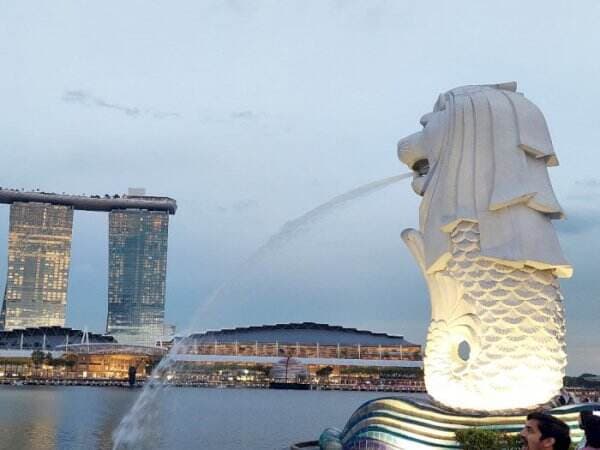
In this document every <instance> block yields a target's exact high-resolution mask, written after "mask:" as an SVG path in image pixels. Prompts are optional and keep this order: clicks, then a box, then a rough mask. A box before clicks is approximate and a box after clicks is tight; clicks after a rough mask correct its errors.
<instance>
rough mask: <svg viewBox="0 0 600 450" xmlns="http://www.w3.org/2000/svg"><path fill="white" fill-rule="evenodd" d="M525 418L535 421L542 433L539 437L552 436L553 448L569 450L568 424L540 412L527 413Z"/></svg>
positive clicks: (555, 449)
mask: <svg viewBox="0 0 600 450" xmlns="http://www.w3.org/2000/svg"><path fill="white" fill-rule="evenodd" d="M527 420H535V421H537V423H538V428H539V430H540V433H541V434H542V437H541V439H547V438H554V450H569V446H570V445H571V437H570V436H569V426H568V425H567V424H566V423H564V422H563V421H562V420H560V419H557V418H556V417H554V416H551V415H550V414H545V413H541V412H532V413H531V414H528V415H527ZM586 423H587V422H586Z"/></svg>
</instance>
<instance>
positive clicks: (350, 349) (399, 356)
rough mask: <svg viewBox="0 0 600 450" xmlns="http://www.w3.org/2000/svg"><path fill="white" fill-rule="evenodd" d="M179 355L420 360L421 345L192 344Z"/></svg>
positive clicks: (180, 351)
mask: <svg viewBox="0 0 600 450" xmlns="http://www.w3.org/2000/svg"><path fill="white" fill-rule="evenodd" d="M177 353H179V354H191V355H227V356H269V357H273V356H276V357H279V356H281V357H288V356H289V357H297V358H334V359H377V360H409V361H418V360H421V359H422V357H421V348H420V347H419V346H410V347H406V346H381V345H378V346H373V345H368V346H364V345H360V344H357V345H343V344H340V345H320V344H300V343H298V344H290V343H278V342H272V343H264V342H219V341H213V342H190V343H189V344H188V343H184V344H182V345H181V346H180V347H179V348H178V351H177Z"/></svg>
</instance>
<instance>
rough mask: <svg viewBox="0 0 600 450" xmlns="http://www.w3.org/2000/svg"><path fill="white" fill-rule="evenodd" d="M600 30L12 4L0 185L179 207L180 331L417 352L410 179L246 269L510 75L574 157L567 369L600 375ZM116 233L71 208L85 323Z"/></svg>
mask: <svg viewBox="0 0 600 450" xmlns="http://www.w3.org/2000/svg"><path fill="white" fill-rule="evenodd" d="M598 23H600V3H598V2H597V1H596V0H589V1H579V2H577V6H576V7H575V6H574V5H573V3H572V2H568V1H554V2H548V1H547V0H546V1H530V2H522V1H504V2H500V3H494V4H493V5H490V4H489V3H487V2H475V1H473V2H461V1H452V2H449V1H438V2H436V1H428V2H420V1H410V2H409V1H400V0H397V1H384V0H369V1H363V2H354V1H342V0H338V1H324V0H318V1H308V0H302V1H297V2H292V1H286V2H282V1H265V2H248V1H223V0H220V1H189V2H185V1H176V2H172V1H169V2H166V1H165V2H159V1H155V2H147V1H139V2H135V1H128V2H123V1H107V0H105V1H102V2H86V1H81V2H61V1H54V2H42V1H40V2H19V1H10V2H9V1H6V0H0V67H1V70H0V151H1V152H2V155H3V164H2V167H3V170H2V176H1V177H0V185H1V186H11V187H16V188H21V187H23V188H26V189H33V188H40V189H42V190H44V191H54V192H63V191H65V192H70V193H86V194H92V193H97V194H104V193H115V192H117V193H122V192H126V190H127V188H128V187H129V186H135V187H137V186H143V187H146V188H147V190H148V192H149V193H152V194H159V195H168V196H170V197H173V198H175V199H176V200H177V202H178V205H179V210H178V212H177V214H176V215H175V216H173V217H171V222H170V229H169V261H168V279H167V305H166V315H167V319H168V321H169V322H170V323H174V324H176V325H177V327H178V329H181V330H182V329H185V328H186V327H188V326H190V322H193V328H195V329H200V330H202V329H207V328H213V329H214V328H221V327H232V326H242V325H255V324H260V323H274V322H281V321H296V322H297V321H318V322H328V323H331V324H337V325H344V326H354V327H360V328H365V329H370V330H373V331H384V332H389V333H394V334H404V335H405V336H406V338H407V339H409V340H411V341H416V342H419V343H422V342H423V341H424V337H425V333H426V330H427V326H428V322H429V306H428V295H427V292H426V288H425V285H424V282H423V280H422V278H421V276H420V274H419V272H418V270H417V267H416V265H415V264H414V262H413V261H412V259H411V257H410V255H409V253H408V251H407V250H406V249H405V247H404V245H403V244H402V242H401V240H400V232H401V231H402V229H404V228H406V227H414V226H417V208H418V203H419V199H418V198H417V196H416V195H414V193H413V192H412V190H411V189H410V186H409V183H408V182H407V181H405V182H399V183H397V184H395V185H392V186H390V187H388V188H386V189H384V190H381V191H379V192H377V193H375V194H373V195H372V196H369V197H367V198H362V199H359V200H357V201H355V202H353V203H350V204H348V205H346V207H344V208H342V209H338V210H336V211H335V212H333V213H332V214H330V215H326V216H325V217H324V218H323V220H320V221H317V222H314V223H312V224H311V226H310V227H307V228H305V229H304V230H303V232H302V233H298V234H297V235H295V236H294V237H293V238H292V239H290V240H289V241H287V242H285V243H283V244H282V245H279V246H277V247H276V248H275V249H273V251H270V252H268V253H266V254H264V255H263V256H262V257H261V258H260V259H259V260H257V261H253V262H252V264H250V265H249V266H248V267H246V269H244V270H243V271H238V270H237V267H239V266H240V264H242V263H243V261H244V260H245V259H246V258H247V257H248V256H249V255H251V254H252V252H253V250H254V249H256V248H257V247H259V246H260V245H261V244H262V243H263V242H265V241H266V240H267V239H268V238H269V236H270V235H272V234H273V233H276V232H277V230H279V229H280V227H281V226H282V225H283V224H284V223H285V222H286V221H288V220H291V219H293V218H295V217H298V216H300V215H302V214H303V213H305V212H306V211H308V210H310V209H311V208H313V207H315V206H317V205H319V204H320V203H323V202H325V201H327V200H329V199H330V198H331V197H333V196H335V195H338V194H341V193H343V192H345V191H347V190H350V189H352V188H355V187H357V186H360V185H362V184H365V183H369V182H371V181H375V180H378V179H381V178H384V177H388V176H392V175H397V174H400V173H403V172H405V168H404V167H403V166H402V165H401V163H400V162H399V161H398V160H397V158H396V150H395V146H396V142H397V141H398V139H399V138H401V137H403V136H405V135H407V134H410V133H412V132H414V131H418V130H419V129H420V126H419V124H418V121H419V118H420V116H421V115H422V114H423V113H425V112H428V111H430V110H431V108H432V105H433V103H434V102H435V100H436V98H437V96H438V94H439V93H441V92H444V91H446V90H448V89H451V88H453V87H456V86H460V85H464V84H477V83H491V82H505V81H511V80H516V81H517V82H518V83H519V90H520V91H522V92H524V93H525V94H526V96H527V97H528V98H530V99H531V100H532V101H534V102H535V103H536V104H537V105H538V106H539V107H540V108H541V109H542V111H543V112H544V113H545V116H546V119H547V121H548V123H549V125H550V129H551V133H552V137H553V141H554V144H555V147H556V150H557V153H558V157H559V160H560V163H561V165H560V166H559V167H557V168H552V169H551V177H552V181H553V184H554V187H555V190H556V192H557V195H558V197H559V200H560V201H561V203H562V205H563V207H564V208H565V210H566V212H567V214H568V216H569V219H568V220H567V221H565V222H564V223H561V224H559V225H558V228H559V233H560V239H561V242H562V245H563V248H564V251H565V253H566V255H567V257H568V258H569V260H570V261H571V263H572V264H573V265H574V267H575V275H574V277H573V279H572V280H568V281H565V282H563V291H564V295H565V298H566V300H565V302H566V308H567V329H568V345H569V355H570V366H569V372H571V373H580V372H582V371H584V370H585V371H592V372H594V371H595V372H600V352H599V351H598V342H599V340H600V325H599V322H600V306H599V300H600V276H598V269H599V263H598V259H599V258H598V255H599V254H600V243H599V240H598V238H597V236H598V232H600V222H599V218H600V204H599V202H598V198H599V196H600V175H599V173H598V169H597V166H598V163H600V156H599V155H598V142H600V126H598V125H599V124H598V121H599V119H598V117H599V113H598V103H599V99H600V83H598V76H599V74H600V71H599V65H600V63H599V61H600V58H598V54H599V51H600V33H599V32H598V28H597V27H598ZM8 211H9V208H8V206H2V207H0V236H5V235H6V232H7V228H8ZM107 234H108V231H107V216H106V215H105V214H101V213H91V212H76V213H75V224H74V235H73V249H72V265H71V273H70V277H71V278H70V285H69V305H68V318H67V322H68V325H70V326H73V327H77V328H82V327H83V326H85V325H87V326H88V327H89V329H91V330H96V331H103V329H104V327H105V320H106V309H107V267H106V266H107V245H108V244H107ZM5 272H6V240H5V239H2V240H0V273H5ZM229 279H231V280H233V281H232V282H230V283H229V284H228V285H227V287H226V288H225V289H224V290H223V291H222V295H220V296H219V297H217V298H216V299H215V300H214V301H208V300H207V297H208V296H209V294H210V292H211V291H212V290H213V289H215V288H216V287H217V286H218V285H219V284H220V283H222V282H224V281H226V280H229ZM4 282H5V280H4V278H2V281H0V285H3V284H4ZM198 308H200V313H198V314H197V318H196V319H191V318H192V317H193V316H194V314H195V311H196V310H197V309H198Z"/></svg>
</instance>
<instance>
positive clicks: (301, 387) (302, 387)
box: [269, 381, 310, 391]
mask: <svg viewBox="0 0 600 450" xmlns="http://www.w3.org/2000/svg"><path fill="white" fill-rule="evenodd" d="M269 389H293V390H297V391H308V390H310V383H297V382H291V381H290V382H287V383H286V382H285V381H271V382H270V383H269Z"/></svg>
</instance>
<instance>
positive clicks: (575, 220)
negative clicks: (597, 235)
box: [554, 209, 600, 234]
mask: <svg viewBox="0 0 600 450" xmlns="http://www.w3.org/2000/svg"><path fill="white" fill-rule="evenodd" d="M554 224H555V225H556V229H557V230H558V231H559V232H562V233H566V234H583V233H587V232H588V231H591V230H593V229H595V228H598V227H600V211H598V210H595V209H580V210H575V211H568V212H567V219H566V220H559V221H556V222H554Z"/></svg>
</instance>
